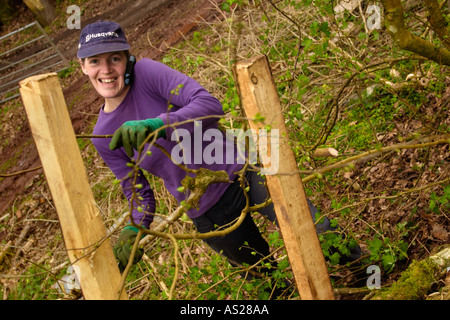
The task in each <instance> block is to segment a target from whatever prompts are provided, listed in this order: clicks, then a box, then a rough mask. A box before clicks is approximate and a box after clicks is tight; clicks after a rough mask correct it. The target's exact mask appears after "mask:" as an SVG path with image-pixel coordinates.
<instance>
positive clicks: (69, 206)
mask: <svg viewBox="0 0 450 320" xmlns="http://www.w3.org/2000/svg"><path fill="white" fill-rule="evenodd" d="M20 94H21V96H22V100H23V103H24V105H25V110H26V113H27V117H28V122H29V124H30V128H31V132H32V134H33V138H34V141H35V143H36V147H37V149H38V152H39V157H40V159H41V162H42V166H43V169H44V173H45V176H46V179H47V182H48V185H49V188H50V191H51V193H52V198H53V201H54V204H55V207H56V210H57V213H58V218H59V222H60V225H61V229H62V234H63V237H64V242H65V245H66V249H67V253H68V255H69V259H70V262H71V263H72V265H74V266H75V268H74V270H75V272H76V275H77V277H78V280H79V282H80V286H81V290H82V292H83V295H84V298H85V299H86V300H114V299H117V298H119V289H120V283H121V275H120V271H119V268H118V267H117V263H116V260H115V258H114V255H113V251H112V248H111V245H110V241H109V238H107V237H106V228H105V226H104V224H103V220H102V217H101V214H100V212H99V210H98V208H97V206H96V204H95V200H94V197H93V194H92V190H91V188H90V185H89V181H88V178H87V174H86V169H85V167H84V163H83V160H82V158H81V154H80V150H79V147H78V144H77V141H76V137H75V133H74V131H73V127H72V122H71V120H70V117H69V112H68V110H67V106H66V103H65V100H64V95H63V92H62V89H61V86H60V84H59V81H58V77H57V75H56V73H49V74H44V75H39V76H34V77H30V78H27V79H25V80H23V81H21V82H20ZM120 299H124V300H125V299H128V296H127V294H126V292H125V290H122V292H121V294H120Z"/></svg>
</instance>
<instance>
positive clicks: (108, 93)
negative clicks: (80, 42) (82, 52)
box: [80, 51, 130, 112]
mask: <svg viewBox="0 0 450 320" xmlns="http://www.w3.org/2000/svg"><path fill="white" fill-rule="evenodd" d="M128 57H129V53H128V51H117V52H107V53H102V54H99V55H95V56H91V57H88V58H83V59H80V65H81V69H82V70H83V73H84V74H85V75H87V76H88V77H89V79H90V80H91V83H92V85H93V86H94V88H95V90H96V91H97V92H98V93H99V94H100V95H101V96H102V97H103V98H105V106H104V108H103V110H104V111H105V112H112V111H114V110H115V109H116V108H117V107H118V106H119V104H120V103H121V102H122V100H123V99H124V98H125V96H126V95H127V93H128V89H129V88H130V87H129V86H126V85H125V76H124V75H125V69H126V65H127V61H128Z"/></svg>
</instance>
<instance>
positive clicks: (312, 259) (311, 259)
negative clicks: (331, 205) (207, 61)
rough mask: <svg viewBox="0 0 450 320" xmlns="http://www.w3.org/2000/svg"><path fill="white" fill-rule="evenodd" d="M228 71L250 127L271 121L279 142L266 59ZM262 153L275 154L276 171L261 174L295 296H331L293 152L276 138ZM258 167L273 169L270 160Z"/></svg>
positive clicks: (282, 132) (279, 122)
mask: <svg viewBox="0 0 450 320" xmlns="http://www.w3.org/2000/svg"><path fill="white" fill-rule="evenodd" d="M233 72H234V76H235V79H236V83H237V86H238V89H239V94H240V97H241V103H242V106H243V108H244V110H245V113H246V116H247V118H249V125H250V127H251V129H254V130H255V131H257V132H259V129H263V128H264V127H265V125H270V126H271V129H272V130H273V129H278V130H279V131H278V132H279V137H280V140H281V139H286V138H287V131H286V126H285V122H284V121H285V120H284V117H283V113H282V110H281V105H280V101H279V98H278V93H277V90H276V87H275V84H274V81H273V79H272V75H271V71H270V67H269V63H268V61H267V58H266V57H265V56H260V57H257V58H255V59H250V60H246V61H241V62H239V63H237V64H236V65H234V69H233ZM258 114H259V115H260V116H262V117H264V119H265V121H264V123H261V122H260V121H252V120H250V119H256V118H259V119H261V117H258ZM268 148H269V149H270V144H269V145H268ZM265 152H268V153H269V154H270V153H273V152H279V158H280V161H279V167H278V173H276V174H273V175H266V178H267V185H268V188H269V192H270V196H271V198H272V201H273V203H274V207H275V212H276V215H277V220H278V223H279V226H280V229H281V233H282V236H283V240H284V243H285V245H286V250H287V253H288V257H289V260H290V262H291V266H292V270H293V273H294V276H295V280H296V283H297V288H298V290H299V293H300V297H301V299H303V300H312V299H324V300H325V299H328V300H331V299H334V294H333V289H332V287H331V283H330V278H329V275H328V270H327V266H326V264H325V259H324V257H323V253H322V248H321V246H320V243H319V239H318V237H317V232H316V228H315V226H314V222H313V220H312V218H311V213H310V210H309V206H308V203H307V200H306V196H305V192H304V189H303V184H302V181H301V178H300V176H299V174H295V172H298V168H297V163H296V161H295V157H294V153H293V151H292V150H291V148H290V146H289V145H288V144H287V143H281V142H280V143H279V150H268V151H265ZM274 158H275V157H274ZM263 165H264V167H266V166H272V168H273V164H270V163H269V164H266V163H263ZM283 173H284V174H283ZM286 173H288V174H286ZM293 173H294V174H293Z"/></svg>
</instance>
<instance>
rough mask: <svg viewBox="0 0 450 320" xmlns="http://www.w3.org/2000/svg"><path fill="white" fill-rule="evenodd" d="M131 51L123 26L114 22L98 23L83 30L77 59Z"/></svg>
mask: <svg viewBox="0 0 450 320" xmlns="http://www.w3.org/2000/svg"><path fill="white" fill-rule="evenodd" d="M129 49H130V45H129V44H128V42H127V38H126V37H125V33H124V32H123V30H122V28H121V26H120V25H119V24H117V23H115V22H112V21H101V20H100V21H97V22H94V23H91V24H88V25H87V26H85V27H84V28H83V30H81V34H80V41H79V43H78V53H77V57H78V58H80V59H83V58H87V57H92V56H95V55H98V54H101V53H106V52H114V51H126V50H129Z"/></svg>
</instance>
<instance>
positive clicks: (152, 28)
mask: <svg viewBox="0 0 450 320" xmlns="http://www.w3.org/2000/svg"><path fill="white" fill-rule="evenodd" d="M120 2H121V4H118V5H116V6H115V7H113V8H112V9H110V10H104V6H108V4H109V3H110V1H109V0H104V1H101V2H99V1H92V4H93V5H95V8H90V9H86V12H87V11H88V10H89V12H90V13H91V17H88V18H84V17H82V27H83V26H84V25H86V24H88V23H91V22H94V21H97V20H114V21H116V22H118V23H119V24H121V25H122V27H123V28H124V30H125V33H126V34H127V38H128V41H129V42H130V44H131V47H132V49H131V51H132V53H133V54H134V55H136V56H137V57H138V59H140V58H143V57H148V58H151V59H155V60H158V59H159V58H160V57H161V55H162V54H163V53H164V52H165V50H167V48H169V47H170V46H172V45H174V44H176V43H177V42H178V41H180V39H182V37H183V36H185V35H187V34H189V32H191V31H193V30H194V28H195V27H196V26H197V25H198V23H199V22H201V21H202V20H209V19H214V18H215V15H216V14H217V11H216V9H215V8H214V5H213V4H212V3H211V1H210V0H191V1H183V0H154V1H147V0H137V1H133V2H130V1H124V0H122V1H120ZM215 2H216V3H220V2H221V1H220V0H217V1H215ZM95 12H98V14H95ZM92 13H94V14H92ZM79 32H80V30H77V29H73V30H70V29H66V28H65V29H63V30H61V32H59V33H57V34H56V35H52V36H53V41H54V42H55V43H56V45H57V46H58V47H59V49H60V50H61V51H62V52H63V54H64V55H65V56H66V58H67V59H68V60H71V61H76V60H74V58H75V56H76V51H77V44H78V37H79ZM150 43H151V44H152V45H150ZM65 82H67V83H65V85H63V91H64V96H65V99H66V103H67V105H68V107H69V110H70V114H71V118H72V124H73V126H74V130H75V133H77V134H79V133H82V132H84V131H85V130H86V126H87V125H88V124H89V123H90V122H91V121H92V120H93V119H95V117H96V115H97V113H98V108H99V106H100V105H101V99H100V98H99V97H98V95H97V94H96V92H95V91H94V90H93V89H91V88H90V86H88V85H87V82H88V79H87V78H86V77H84V76H83V75H81V74H80V73H79V72H75V74H74V75H73V76H72V77H71V78H70V79H68V80H65ZM19 112H20V110H19ZM22 112H23V111H22ZM19 119H20V120H19V121H17V123H14V124H9V125H11V126H12V127H14V128H20V130H18V131H16V132H14V135H13V136H9V137H1V138H2V139H4V138H8V139H10V143H9V144H8V146H7V147H6V148H4V149H3V150H1V152H0V163H5V162H8V161H9V162H11V163H14V165H13V166H12V167H10V169H9V173H11V172H17V171H22V170H27V169H31V168H35V167H39V166H40V160H39V155H38V153H37V150H36V147H35V145H34V141H33V138H32V135H31V132H30V129H29V126H28V122H27V120H26V117H24V116H22V117H19ZM11 159H13V161H12V160H11ZM2 173H3V172H2ZM41 173H42V169H39V170H36V171H32V172H28V173H25V174H21V175H17V176H14V177H8V178H5V179H2V180H1V179H0V216H3V213H4V212H5V211H7V210H8V209H9V208H10V206H11V205H12V203H13V202H14V200H15V199H16V198H17V197H18V196H19V195H20V194H22V193H23V192H24V190H25V189H26V186H27V185H30V184H31V183H32V181H33V179H34V178H36V177H38V175H39V174H41Z"/></svg>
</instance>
